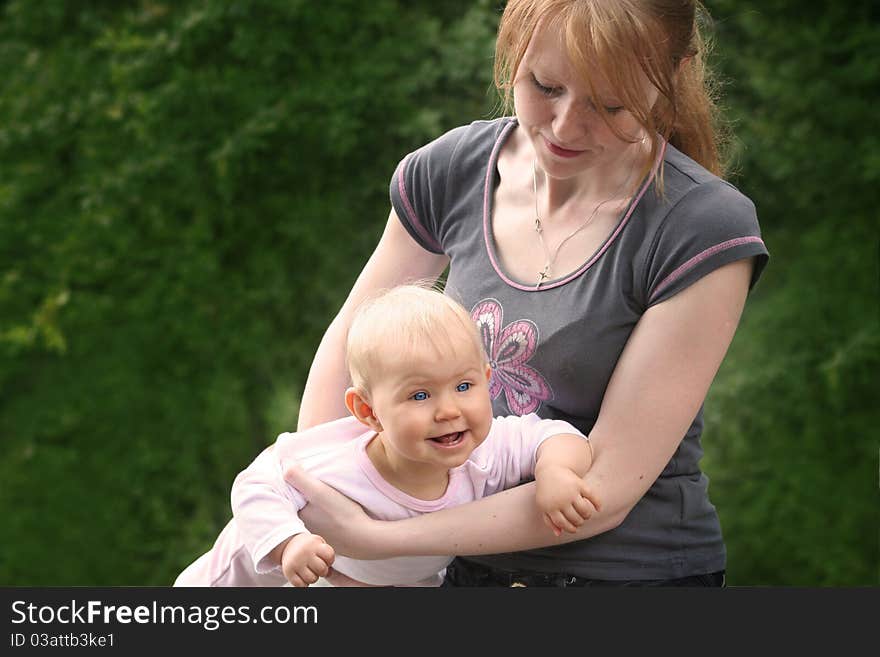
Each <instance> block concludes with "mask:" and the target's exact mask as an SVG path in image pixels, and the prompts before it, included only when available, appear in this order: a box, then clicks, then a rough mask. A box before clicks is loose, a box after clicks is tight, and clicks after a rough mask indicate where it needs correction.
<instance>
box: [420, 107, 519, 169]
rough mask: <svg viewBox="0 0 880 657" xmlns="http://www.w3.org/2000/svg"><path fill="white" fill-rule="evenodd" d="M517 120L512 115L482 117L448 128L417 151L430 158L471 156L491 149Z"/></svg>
mask: <svg viewBox="0 0 880 657" xmlns="http://www.w3.org/2000/svg"><path fill="white" fill-rule="evenodd" d="M514 122H515V119H513V118H512V117H507V116H505V117H500V118H497V119H481V120H477V121H472V122H471V123H466V124H464V125H459V126H457V127H455V128H452V129H450V130H447V131H446V132H444V133H443V134H441V135H440V136H439V137H436V138H435V139H433V140H432V141H430V142H428V143H427V144H425V145H424V146H422V147H421V148H419V149H417V150H416V151H415V153H416V154H418V155H419V156H421V157H427V158H430V159H434V160H436V159H444V160H446V159H453V158H461V157H471V156H475V155H479V154H482V153H484V152H486V151H491V150H492V148H493V147H494V146H495V143H496V142H497V141H498V139H499V138H500V137H501V135H502V134H504V132H505V131H506V130H507V129H509V127H510V126H511V125H512V124H513V123H514Z"/></svg>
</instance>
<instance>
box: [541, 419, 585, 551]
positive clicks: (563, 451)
mask: <svg viewBox="0 0 880 657" xmlns="http://www.w3.org/2000/svg"><path fill="white" fill-rule="evenodd" d="M592 462H593V452H592V448H591V446H590V442H589V438H586V439H585V438H584V437H583V436H579V435H575V434H557V435H555V436H551V437H550V438H547V439H546V440H545V441H544V442H543V443H541V445H540V447H538V452H537V455H536V464H535V482H536V491H535V501H536V502H537V504H538V508H539V509H540V510H541V511H542V513H543V518H544V524H546V525H547V526H548V527H550V529H552V530H553V533H554V534H556V535H557V536H560V535H561V534H562V531H563V530H565V531H567V532H569V533H574V532H575V531H577V528H578V527H580V526H581V525H583V524H584V521H585V520H587V519H589V518H590V516H591V515H592V514H593V507H594V506H595V508H596V510H598V509H599V502H598V500H597V499H596V496H595V494H594V493H591V491H590V489H589V488H588V486H587V484H586V483H585V482H584V479H583V476H584V475H585V474H586V473H587V470H589V469H590V466H591V465H592Z"/></svg>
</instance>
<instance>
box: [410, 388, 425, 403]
mask: <svg viewBox="0 0 880 657" xmlns="http://www.w3.org/2000/svg"><path fill="white" fill-rule="evenodd" d="M427 398H428V393H427V392H425V391H424V390H420V391H419V392H417V393H416V394H414V395H413V396H412V397H411V399H415V400H416V401H425V400H426V399H427Z"/></svg>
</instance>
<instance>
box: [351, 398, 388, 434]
mask: <svg viewBox="0 0 880 657" xmlns="http://www.w3.org/2000/svg"><path fill="white" fill-rule="evenodd" d="M345 406H346V407H347V408H348V412H349V413H351V414H352V415H353V416H354V417H356V418H357V419H358V420H359V421H360V422H361V423H363V424H365V425H367V426H368V427H370V428H371V429H372V430H373V431H376V432H379V431H382V424H381V423H380V422H379V419H378V418H377V417H376V416H375V414H374V413H373V406H372V404H370V399H369V397H367V393H366V392H364V391H363V390H361V389H360V388H354V387H352V388H349V389H348V390H346V391H345Z"/></svg>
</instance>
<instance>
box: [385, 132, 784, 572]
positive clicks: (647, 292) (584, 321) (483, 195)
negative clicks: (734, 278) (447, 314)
mask: <svg viewBox="0 0 880 657" xmlns="http://www.w3.org/2000/svg"><path fill="white" fill-rule="evenodd" d="M515 126H516V120H515V119H512V118H502V119H497V120H494V121H477V122H474V123H472V124H470V125H467V126H462V127H459V128H456V129H454V130H452V131H450V132H448V133H446V134H445V135H443V136H441V137H439V138H438V139H436V140H435V141H433V142H431V143H430V144H428V145H426V146H424V147H422V148H420V149H418V150H417V151H415V152H413V153H410V154H409V155H408V156H407V157H405V158H404V159H403V161H401V163H400V164H399V165H398V167H397V170H396V171H395V172H394V177H393V179H392V181H391V202H392V205H393V207H394V210H395V211H396V213H397V215H398V216H399V217H400V219H401V221H402V222H403V225H404V226H405V227H406V229H407V231H409V233H410V235H412V237H413V238H414V239H415V240H416V241H417V242H418V243H419V244H420V245H421V246H423V247H424V248H425V249H427V250H428V251H431V252H434V253H445V254H446V255H448V256H449V258H450V267H449V276H448V279H447V285H446V290H447V294H450V295H451V296H453V297H454V298H456V299H458V300H459V301H461V302H462V303H463V305H464V306H465V307H466V308H469V309H471V314H472V316H473V317H474V319H475V321H476V322H477V323H478V325H479V327H480V329H481V332H482V336H483V341H484V344H485V346H486V351H487V353H488V354H489V358H490V360H491V364H492V379H491V384H490V393H491V395H492V398H493V401H492V403H493V409H494V412H495V414H496V415H508V414H516V415H523V414H525V413H531V412H535V413H537V414H538V415H539V416H541V417H545V418H553V419H562V420H567V421H568V422H571V423H572V424H574V425H575V426H577V427H578V428H579V429H580V430H581V431H583V432H584V433H589V431H590V430H591V429H592V427H593V424H594V423H595V421H596V417H597V416H598V413H599V407H600V405H601V403H602V398H603V396H604V393H605V389H606V387H607V385H608V381H609V379H610V378H611V374H612V373H613V371H614V368H615V365H616V364H617V360H618V358H619V357H620V354H621V352H622V351H623V348H624V346H625V345H626V342H627V340H628V339H629V336H630V334H631V333H632V330H633V329H634V328H635V326H636V323H637V322H638V321H639V318H640V317H641V316H642V313H644V312H645V310H647V309H648V308H649V307H651V306H652V305H654V304H656V303H660V302H662V301H664V300H666V299H668V298H669V297H671V296H673V295H674V294H676V293H677V292H679V291H681V290H683V289H684V288H686V287H687V286H688V285H690V284H691V283H693V282H694V281H696V280H698V279H699V278H700V277H702V276H704V275H705V274H707V273H709V272H710V271H712V270H714V269H716V268H718V267H720V266H722V265H724V264H727V263H729V262H733V261H735V260H739V259H742V258H749V257H754V256H757V257H756V258H755V268H754V274H753V276H752V285H754V283H755V281H757V279H758V277H759V276H760V274H761V271H762V270H763V268H764V265H765V264H766V262H767V259H768V252H767V249H766V248H765V246H764V243H763V241H762V240H761V237H760V229H759V227H758V222H757V218H756V216H755V208H754V205H753V204H752V202H751V201H750V200H749V199H748V198H746V197H745V196H743V195H742V194H741V193H740V192H739V191H738V190H737V189H736V188H734V187H733V186H732V185H730V184H729V183H727V182H725V181H723V180H721V179H719V178H717V177H716V176H714V175H712V174H711V173H709V172H708V171H706V170H705V169H704V168H703V167H701V166H700V165H698V164H697V163H696V162H694V161H693V160H691V159H690V158H688V157H687V156H685V155H684V154H682V153H681V152H680V151H678V150H676V149H675V148H674V147H673V146H672V145H669V144H667V145H666V147H665V151H664V152H663V154H662V157H663V159H664V198H662V199H660V198H658V196H657V195H656V194H655V191H654V177H653V175H651V176H648V178H647V179H646V180H644V181H643V183H642V185H641V186H640V188H639V190H638V192H637V194H636V195H635V196H634V200H633V201H632V202H631V203H630V205H629V207H628V208H627V209H626V210H625V211H624V212H623V214H622V216H621V218H620V220H619V222H618V224H617V227H616V228H615V229H614V230H613V231H612V233H611V235H610V236H609V237H608V239H607V240H606V241H605V242H604V243H603V244H602V246H601V247H600V248H599V249H598V250H597V251H596V253H595V254H593V255H592V256H591V257H590V258H589V259H588V260H587V261H586V262H585V263H584V264H583V265H582V266H581V267H580V268H578V269H577V270H576V271H575V272H573V273H571V274H569V275H567V276H565V277H564V278H561V279H556V280H551V281H548V282H545V283H544V284H543V285H542V286H541V287H540V289H535V286H534V285H526V284H521V283H518V282H516V281H515V280H513V279H512V278H511V277H510V276H508V275H507V274H506V273H505V271H504V269H503V267H502V265H501V263H500V259H499V258H498V256H497V254H496V250H495V249H496V247H495V243H494V239H493V236H492V230H491V221H492V202H493V190H494V188H495V186H496V185H497V184H498V180H499V174H498V169H497V159H498V152H499V150H500V147H501V145H502V144H503V143H504V140H505V139H506V138H507V137H508V136H509V135H510V133H511V131H512V129H513V128H514V127H515ZM702 429H703V414H702V408H701V409H700V411H699V413H698V414H697V416H696V418H695V419H694V421H693V424H692V425H691V427H690V429H688V431H687V434H686V435H685V436H684V439H683V440H682V442H681V444H680V445H679V447H678V449H677V450H676V452H675V454H674V456H673V457H672V460H670V462H669V463H668V464H667V465H666V467H665V468H664V470H663V472H662V474H661V475H660V477H659V478H658V479H657V481H656V482H654V484H653V485H652V486H651V488H650V489H649V490H648V492H647V493H646V494H645V496H644V497H643V498H642V499H641V500H640V501H639V502H638V503H637V504H636V506H635V508H633V510H632V511H631V512H630V514H629V515H628V516H627V518H626V519H625V520H624V521H623V523H622V524H621V525H620V526H619V527H617V528H615V529H613V530H611V531H608V532H605V533H603V534H600V535H598V536H594V537H593V538H590V539H587V540H584V541H579V542H576V543H570V544H568V545H562V546H558V547H553V548H543V549H538V550H531V551H528V552H518V553H514V554H503V555H493V556H489V557H480V558H475V559H474V560H475V561H478V562H481V563H486V564H491V565H494V566H496V567H499V568H508V569H514V570H518V569H528V570H535V571H539V572H547V573H559V572H565V573H568V574H572V575H579V576H582V577H590V578H594V579H666V578H675V577H685V576H689V575H696V574H703V573H708V572H714V571H717V570H721V569H723V568H724V567H725V556H726V555H725V547H724V542H723V540H722V537H721V527H720V524H719V521H718V515H717V513H716V512H715V507H714V506H713V505H712V504H711V503H710V502H709V497H708V494H707V487H708V483H709V480H708V478H707V477H706V475H705V474H703V473H702V472H701V471H700V467H699V461H700V458H701V456H702V448H701V446H700V434H701V433H702Z"/></svg>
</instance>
